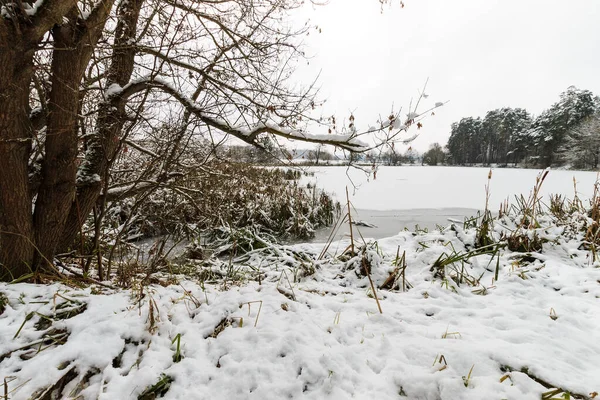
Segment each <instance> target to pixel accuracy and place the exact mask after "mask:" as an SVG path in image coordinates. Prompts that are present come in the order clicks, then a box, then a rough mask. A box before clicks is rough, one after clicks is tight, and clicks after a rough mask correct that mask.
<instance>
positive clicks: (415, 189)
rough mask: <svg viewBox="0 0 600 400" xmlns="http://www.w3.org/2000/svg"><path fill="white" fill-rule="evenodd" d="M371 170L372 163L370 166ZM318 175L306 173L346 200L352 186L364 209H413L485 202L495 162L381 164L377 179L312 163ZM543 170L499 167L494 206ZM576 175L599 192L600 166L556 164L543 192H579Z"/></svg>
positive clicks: (582, 192) (522, 190) (584, 191)
mask: <svg viewBox="0 0 600 400" xmlns="http://www.w3.org/2000/svg"><path fill="white" fill-rule="evenodd" d="M367 170H368V171H367V172H370V167H368V168H367ZM308 171H310V172H315V176H314V177H308V178H304V183H306V182H308V181H312V182H313V183H314V182H316V185H317V186H318V187H322V188H326V190H327V191H329V192H331V193H333V194H334V195H335V196H336V197H337V199H338V200H340V201H342V202H343V201H345V200H346V187H348V191H349V193H350V201H351V202H352V204H353V205H354V207H356V208H357V209H363V210H411V209H424V208H428V209H442V208H469V209H483V208H484V207H485V185H486V183H487V176H488V173H489V171H490V168H473V167H427V166H423V167H422V166H402V167H386V166H381V167H379V169H378V172H377V179H376V180H373V178H372V176H370V175H368V174H367V173H365V172H364V171H362V170H359V169H357V168H350V169H348V168H347V167H338V166H335V167H334V166H332V167H311V168H308ZM540 172H541V170H536V169H514V168H494V169H492V179H491V181H490V191H491V196H490V202H489V204H490V209H491V210H492V211H497V210H498V208H499V206H500V204H501V203H502V202H503V201H504V200H506V199H507V198H508V199H509V202H510V203H514V200H515V199H514V196H515V195H520V194H523V195H525V197H527V196H528V195H529V192H530V191H531V189H532V188H533V185H534V184H535V179H536V177H537V175H538V174H539V173H540ZM573 178H575V179H576V180H577V190H578V196H579V197H580V199H581V200H583V201H585V200H586V199H588V198H590V197H591V196H592V195H593V191H594V183H595V182H596V179H597V172H590V171H565V170H560V171H556V170H551V171H550V173H549V174H548V176H547V178H546V180H545V181H544V183H543V185H542V190H541V192H540V194H541V195H542V196H544V199H546V200H547V199H548V195H549V194H562V195H564V196H567V197H569V198H572V197H573V194H574V188H573Z"/></svg>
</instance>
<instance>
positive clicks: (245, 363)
mask: <svg viewBox="0 0 600 400" xmlns="http://www.w3.org/2000/svg"><path fill="white" fill-rule="evenodd" d="M561 210H562V211H564V213H561V212H560V211H561ZM522 211H523V210H521V211H518V210H517V211H513V212H507V213H505V214H504V215H501V216H500V218H499V219H497V220H494V221H492V225H491V226H490V227H489V229H488V230H486V234H488V235H489V237H490V239H491V240H492V245H486V246H481V247H477V237H478V235H480V233H479V230H480V229H481V219H476V220H471V221H468V222H467V223H466V224H465V226H462V224H453V225H451V226H450V227H447V228H445V229H443V230H441V231H440V230H436V231H432V232H426V231H418V232H408V231H407V232H402V233H400V234H399V235H397V236H394V237H391V238H387V239H383V240H380V241H378V242H374V241H367V242H366V243H364V242H358V241H357V242H356V243H354V246H351V244H350V243H349V241H348V240H344V241H341V242H336V243H330V244H306V243H305V244H298V245H278V246H275V245H265V246H262V247H255V248H253V249H248V251H247V252H245V253H244V254H243V255H237V256H233V255H230V256H228V257H227V258H226V259H218V258H214V259H212V261H211V262H210V263H207V262H206V260H204V261H201V260H196V261H189V263H188V265H187V266H186V268H188V270H187V272H186V274H185V275H182V274H179V273H182V272H184V266H183V265H181V266H180V267H179V268H180V269H179V270H177V269H176V268H175V266H172V267H171V268H170V273H164V272H163V273H162V274H161V273H159V274H156V276H155V277H154V279H153V280H148V279H146V278H145V277H144V276H141V277H140V278H139V279H137V280H136V279H133V283H132V284H131V286H130V288H128V289H121V290H116V289H106V288H103V287H100V286H91V287H87V288H80V289H78V288H73V287H70V286H66V285H64V284H53V285H46V286H39V285H30V284H15V285H6V284H3V285H2V286H1V287H0V292H1V293H3V294H4V295H5V297H6V300H5V301H4V302H5V303H6V306H5V310H4V312H3V313H2V314H1V315H0V337H1V338H3V339H2V341H1V342H0V360H1V361H0V375H1V376H3V377H6V379H7V385H6V387H7V391H8V393H10V394H9V398H11V399H26V398H29V397H30V396H32V395H33V394H34V393H43V392H44V391H47V390H48V389H49V388H50V389H53V388H54V389H55V390H58V392H59V393H57V395H60V396H62V397H78V398H83V399H97V398H98V399H115V398H118V399H129V398H131V399H136V398H154V397H153V396H159V397H160V396H164V398H170V399H181V398H206V399H213V398H257V399H281V398H311V399H345V398H361V399H362V398H380V399H397V398H409V399H482V398H488V397H489V396H490V394H493V396H494V398H511V399H540V398H548V396H549V395H552V393H554V394H555V396H563V398H568V397H564V396H567V393H568V396H571V398H593V397H594V393H595V392H598V391H599V390H600V387H599V381H598V368H597V356H598V354H600V344H599V343H598V340H597V332H598V331H599V330H600V309H599V308H598V301H599V299H600V268H598V267H599V265H600V263H599V262H598V261H597V250H596V248H597V247H596V246H597V244H598V243H597V240H596V233H598V230H599V228H598V225H597V221H596V220H595V219H594V218H597V217H598V216H596V217H593V216H590V215H593V213H592V214H588V213H587V212H584V211H583V210H577V209H576V208H575V209H573V208H570V207H564V208H562V209H561V208H560V207H559V206H557V205H556V203H554V205H553V211H552V212H548V213H545V214H538V215H537V216H535V217H534V218H535V220H536V224H531V223H530V222H531V221H530V220H527V222H528V224H527V227H526V226H525V224H524V218H531V216H530V215H528V214H527V213H526V212H522ZM525 211H526V210H525ZM530 225H531V226H532V227H531V228H530V227H529V226H530ZM516 231H518V232H519V233H518V234H519V235H523V237H527V238H529V239H531V240H533V238H534V237H538V238H539V241H540V243H541V246H542V247H541V251H535V252H534V251H527V249H524V248H520V249H518V251H512V250H510V249H508V246H507V235H510V234H514V232H516ZM523 241H526V239H523ZM207 270H209V271H210V273H208V274H207V273H204V274H201V273H200V272H202V271H204V272H206V271H207ZM194 271H196V272H194ZM369 277H370V278H371V279H372V280H373V282H374V286H375V287H376V290H375V293H374V292H373V290H372V289H371V285H370V284H369ZM149 282H154V284H150V283H149ZM390 282H391V283H390ZM382 287H385V288H388V289H383V288H382ZM375 296H377V298H378V300H379V302H380V304H381V307H382V310H383V313H381V314H380V313H379V312H378V309H377V305H376V302H375ZM542 396H545V397H542Z"/></svg>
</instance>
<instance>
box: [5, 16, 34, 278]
mask: <svg viewBox="0 0 600 400" xmlns="http://www.w3.org/2000/svg"><path fill="white" fill-rule="evenodd" d="M0 23H3V22H2V21H0ZM2 28H6V27H5V26H4V27H2ZM2 28H0V281H7V280H12V279H15V278H18V277H20V276H23V275H26V274H27V273H29V272H30V271H31V267H32V261H33V249H34V246H33V226H32V220H31V198H30V196H29V177H28V169H27V162H28V157H29V150H30V148H31V136H30V130H29V119H28V115H27V108H28V100H29V83H30V81H31V76H32V66H33V50H31V49H28V48H27V47H26V44H25V43H23V41H22V40H21V38H20V37H18V36H17V35H14V32H12V30H11V31H9V30H7V29H2ZM9 32H10V33H9Z"/></svg>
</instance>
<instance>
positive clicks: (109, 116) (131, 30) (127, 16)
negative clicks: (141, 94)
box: [59, 0, 143, 250]
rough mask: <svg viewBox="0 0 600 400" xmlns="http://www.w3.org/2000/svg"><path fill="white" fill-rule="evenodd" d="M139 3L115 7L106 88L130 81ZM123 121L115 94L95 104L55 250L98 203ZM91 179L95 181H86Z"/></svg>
mask: <svg viewBox="0 0 600 400" xmlns="http://www.w3.org/2000/svg"><path fill="white" fill-rule="evenodd" d="M142 4H143V0H131V1H126V2H122V3H121V5H120V6H119V9H118V11H117V14H118V16H119V18H118V19H117V21H118V22H117V26H116V30H115V43H114V46H113V49H114V50H113V54H112V57H111V64H110V67H109V70H108V74H107V75H108V76H107V82H106V87H107V88H109V87H111V85H119V86H121V87H122V86H125V85H126V84H127V83H129V80H130V79H131V74H132V72H133V67H134V60H135V53H136V47H135V46H134V45H133V44H132V43H133V42H132V40H135V34H136V29H137V23H138V19H139V16H140V9H141V7H142ZM125 121H126V114H125V103H124V101H123V100H122V99H121V98H120V97H119V96H118V95H117V96H114V97H112V98H108V99H106V101H104V102H103V103H101V104H100V105H99V110H98V120H97V123H96V132H95V133H94V135H93V136H92V137H91V138H90V139H89V140H88V142H87V151H86V154H85V159H84V161H83V163H82V165H81V167H80V171H79V172H80V176H81V177H82V179H80V180H79V182H78V183H77V186H78V187H77V196H76V198H75V199H74V201H73V202H72V203H71V205H70V211H69V216H68V218H67V222H66V224H65V228H64V230H63V234H62V237H61V240H60V246H59V248H60V249H62V250H66V249H68V247H69V246H71V245H72V244H73V243H74V241H75V238H76V236H77V234H78V233H79V232H80V229H81V226H82V225H83V223H84V221H85V219H86V218H87V217H88V215H89V214H90V212H91V211H92V209H93V208H94V205H95V204H96V202H97V201H98V198H99V196H100V192H101V190H102V187H103V186H104V185H103V183H104V182H106V180H107V179H109V176H108V170H109V168H110V164H111V162H112V160H113V159H114V157H115V155H116V154H115V153H116V151H117V149H118V147H119V141H120V137H121V133H122V130H123V126H124V124H125ZM93 176H97V177H99V179H90V177H93Z"/></svg>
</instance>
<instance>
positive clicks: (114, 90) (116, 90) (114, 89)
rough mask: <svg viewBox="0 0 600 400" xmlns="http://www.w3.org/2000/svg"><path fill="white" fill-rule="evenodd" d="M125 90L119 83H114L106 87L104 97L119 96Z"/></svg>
mask: <svg viewBox="0 0 600 400" xmlns="http://www.w3.org/2000/svg"><path fill="white" fill-rule="evenodd" d="M122 92H123V88H122V87H121V85H119V84H118V83H112V84H111V85H110V86H109V87H107V88H106V91H105V92H104V98H105V99H110V98H111V97H114V96H118V95H119V94H121V93H122Z"/></svg>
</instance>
